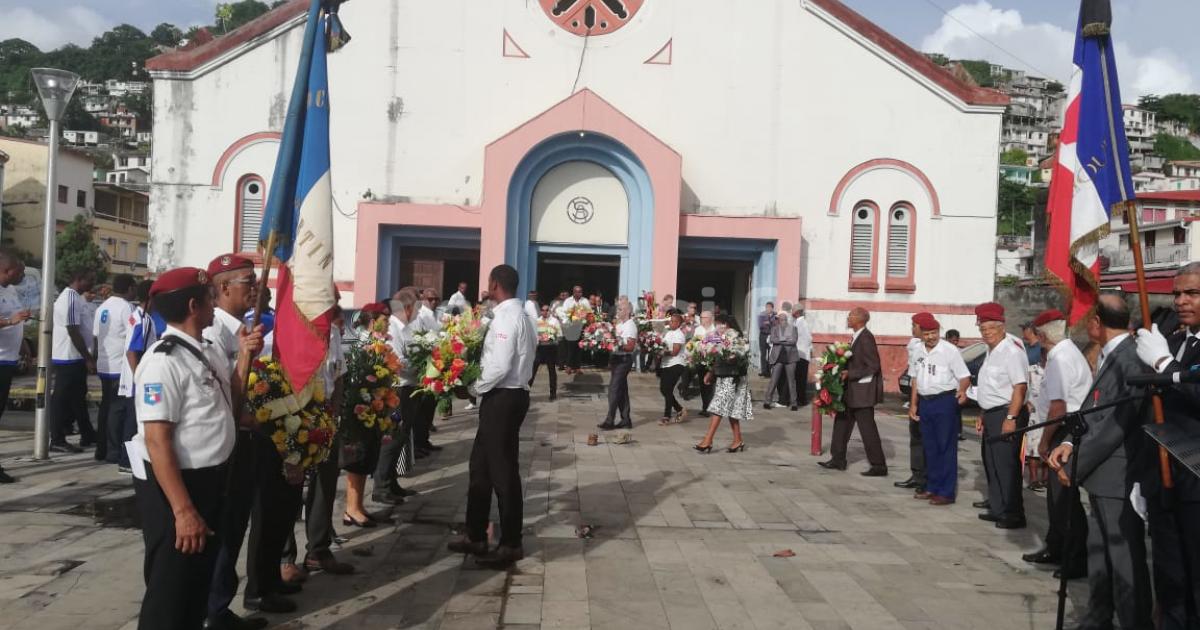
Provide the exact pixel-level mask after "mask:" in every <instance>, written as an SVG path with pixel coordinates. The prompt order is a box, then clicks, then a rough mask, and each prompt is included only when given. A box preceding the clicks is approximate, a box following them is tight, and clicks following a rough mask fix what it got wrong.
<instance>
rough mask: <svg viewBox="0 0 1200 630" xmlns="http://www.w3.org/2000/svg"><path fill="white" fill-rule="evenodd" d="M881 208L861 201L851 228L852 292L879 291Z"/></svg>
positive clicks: (853, 217)
mask: <svg viewBox="0 0 1200 630" xmlns="http://www.w3.org/2000/svg"><path fill="white" fill-rule="evenodd" d="M877 251H879V206H877V205H875V203H874V202H872V201H860V202H858V203H857V204H855V206H854V212H853V214H852V223H851V227H850V290H851V291H878V290H879V281H878V280H877V278H878V275H877V273H878V269H877V268H878V257H877V256H876V252H877Z"/></svg>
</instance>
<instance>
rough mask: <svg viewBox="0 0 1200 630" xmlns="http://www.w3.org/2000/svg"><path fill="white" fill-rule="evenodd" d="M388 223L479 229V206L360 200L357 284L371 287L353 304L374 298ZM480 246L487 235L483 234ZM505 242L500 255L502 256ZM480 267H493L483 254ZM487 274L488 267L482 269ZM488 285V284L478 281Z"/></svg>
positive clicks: (355, 266) (355, 250)
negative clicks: (382, 237)
mask: <svg viewBox="0 0 1200 630" xmlns="http://www.w3.org/2000/svg"><path fill="white" fill-rule="evenodd" d="M385 225H389V226H390V225H412V226H421V227H457V228H473V229H477V230H478V229H480V228H481V225H482V220H481V215H480V209H479V208H478V207H477V206H448V205H447V206H442V205H435V204H420V203H376V202H373V201H363V202H360V203H359V204H358V222H357V228H356V230H357V234H356V235H355V249H354V285H353V286H360V287H366V288H368V289H369V290H368V291H367V292H365V293H363V294H362V295H359V294H358V292H355V294H354V305H355V306H362V305H364V304H367V303H368V302H371V301H372V300H374V299H375V292H376V288H377V287H378V286H379V285H378V281H379V229H380V228H381V227H383V226H385ZM480 243H481V244H480V248H481V249H482V248H483V247H484V246H485V244H486V243H487V239H486V238H483V237H482V230H481V238H480ZM503 255H504V252H503V244H501V257H502V258H503ZM479 267H480V269H481V270H483V269H487V270H491V268H492V265H486V264H485V262H484V261H483V259H482V256H481V258H480V263H479ZM480 273H481V275H486V274H487V271H481V272H480ZM479 286H486V285H479Z"/></svg>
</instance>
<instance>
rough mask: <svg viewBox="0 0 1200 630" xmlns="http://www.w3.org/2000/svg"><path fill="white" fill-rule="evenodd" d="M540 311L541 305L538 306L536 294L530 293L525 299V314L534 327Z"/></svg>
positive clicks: (535, 292) (534, 292)
mask: <svg viewBox="0 0 1200 630" xmlns="http://www.w3.org/2000/svg"><path fill="white" fill-rule="evenodd" d="M541 310H542V308H541V305H539V304H538V292H537V291H530V292H529V296H528V297H527V298H525V314H526V315H528V316H529V319H532V320H533V321H534V324H535V325H536V323H537V319H538V314H539V313H540V312H541Z"/></svg>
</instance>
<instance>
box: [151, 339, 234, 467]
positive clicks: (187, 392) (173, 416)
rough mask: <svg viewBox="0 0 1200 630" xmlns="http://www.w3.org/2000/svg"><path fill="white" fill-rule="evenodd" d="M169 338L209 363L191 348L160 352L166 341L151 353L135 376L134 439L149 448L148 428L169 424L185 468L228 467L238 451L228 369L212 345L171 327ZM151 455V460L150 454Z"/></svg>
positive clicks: (178, 456)
mask: <svg viewBox="0 0 1200 630" xmlns="http://www.w3.org/2000/svg"><path fill="white" fill-rule="evenodd" d="M167 337H176V338H178V343H180V344H188V345H189V346H191V347H192V348H193V349H195V350H197V351H199V352H200V354H201V356H203V357H204V360H203V361H202V360H201V359H200V358H199V357H197V356H196V355H195V354H193V353H192V352H190V351H188V349H187V348H180V347H176V348H174V349H173V350H172V351H171V352H170V353H166V352H156V350H157V349H158V348H159V346H161V345H162V343H163V340H162V339H160V340H159V341H158V342H156V343H155V344H154V345H153V346H151V347H150V348H149V350H147V351H146V354H145V355H144V356H143V357H142V360H141V362H140V363H139V364H138V368H137V373H136V374H135V375H134V382H135V383H136V385H135V390H134V394H135V395H134V405H136V408H137V421H138V432H137V435H136V436H134V440H135V441H138V442H141V443H142V444H143V445H144V444H145V428H146V424H147V423H150V422H170V423H171V424H172V425H174V427H175V432H174V436H173V438H174V439H173V440H172V446H173V448H174V450H175V457H176V459H177V460H178V461H179V467H180V468H181V469H185V470H186V469H196V468H209V467H211V466H218V465H220V464H223V463H225V461H226V460H227V459H229V455H230V454H231V453H232V452H233V444H234V436H235V431H236V429H235V427H234V420H233V408H232V406H231V405H232V402H231V400H230V395H231V389H230V386H229V379H230V369H229V366H228V364H227V363H226V362H225V361H224V360H223V358H222V356H221V354H220V353H219V352H217V351H216V350H215V349H214V348H213V347H212V344H210V343H207V342H204V341H199V340H196V339H194V338H192V337H191V336H189V335H188V334H187V333H185V332H183V331H181V330H179V329H178V328H175V327H173V326H167V330H166V332H165V333H164V334H163V339H166V338H167ZM146 453H147V455H146V456H147V458H149V457H150V454H149V451H148V450H147V451H146ZM150 463H151V464H153V463H154V462H153V461H151V462H150Z"/></svg>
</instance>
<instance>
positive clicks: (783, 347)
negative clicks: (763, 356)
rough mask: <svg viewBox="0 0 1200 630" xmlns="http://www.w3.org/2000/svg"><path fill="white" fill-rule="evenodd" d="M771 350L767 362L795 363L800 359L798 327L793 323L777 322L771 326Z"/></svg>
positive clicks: (770, 363) (772, 363)
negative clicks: (797, 339) (797, 342)
mask: <svg viewBox="0 0 1200 630" xmlns="http://www.w3.org/2000/svg"><path fill="white" fill-rule="evenodd" d="M770 339H771V351H770V352H769V353H768V354H767V363H768V364H769V365H775V364H776V363H795V362H796V361H799V360H800V351H799V350H797V349H796V327H795V326H792V325H791V324H780V323H779V322H776V323H775V325H774V326H772V327H771V337H770Z"/></svg>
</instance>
